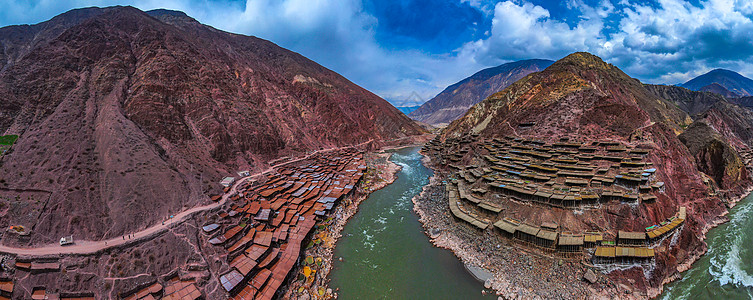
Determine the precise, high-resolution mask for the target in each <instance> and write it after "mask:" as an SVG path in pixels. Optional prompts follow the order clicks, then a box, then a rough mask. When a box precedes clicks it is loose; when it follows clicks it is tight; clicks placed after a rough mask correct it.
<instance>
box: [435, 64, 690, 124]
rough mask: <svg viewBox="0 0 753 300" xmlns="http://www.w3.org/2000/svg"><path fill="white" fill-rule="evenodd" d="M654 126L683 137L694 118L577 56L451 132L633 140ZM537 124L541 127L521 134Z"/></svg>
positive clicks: (488, 103) (494, 99) (519, 85)
mask: <svg viewBox="0 0 753 300" xmlns="http://www.w3.org/2000/svg"><path fill="white" fill-rule="evenodd" d="M651 122H662V123H666V125H668V126H669V128H672V129H673V130H676V131H679V130H680V128H681V126H682V125H687V124H688V123H689V118H688V117H687V114H685V113H684V112H683V111H681V110H679V109H677V108H676V107H674V106H673V105H671V104H669V103H667V102H666V101H663V100H661V99H658V97H656V96H655V95H653V94H651V93H650V92H649V91H648V90H646V89H645V88H644V87H643V86H642V85H641V84H640V82H639V81H637V80H634V79H632V78H630V77H629V76H628V75H627V74H625V73H623V72H622V71H621V70H620V69H618V68H617V67H614V66H612V65H611V64H608V63H606V62H604V61H603V60H602V59H601V58H599V57H598V56H595V55H593V54H590V53H585V52H577V53H573V54H570V55H568V56H567V57H565V58H562V59H561V60H559V61H557V62H555V63H554V64H552V65H551V66H550V67H548V68H546V69H545V70H543V71H541V72H538V73H533V74H531V75H528V76H527V77H525V78H523V79H521V80H519V81H517V82H515V83H514V84H512V85H511V86H509V87H507V88H506V89H504V90H502V91H500V92H498V93H496V94H493V95H491V96H490V97H489V98H487V99H486V100H484V101H482V102H481V103H480V104H478V105H476V106H474V107H472V108H471V109H470V110H469V111H468V113H467V114H466V115H465V116H464V117H463V118H461V119H459V120H458V121H456V122H453V123H452V124H450V126H449V127H448V132H453V131H454V132H468V131H473V132H477V133H481V134H482V135H483V134H486V135H489V136H499V135H505V134H519V133H521V132H522V130H532V131H537V132H548V133H550V134H551V135H567V134H573V135H578V136H580V135H583V136H587V135H594V136H606V135H613V136H620V137H627V136H629V135H630V134H632V133H633V131H634V130H635V129H637V128H640V127H642V126H646V125H647V124H651ZM531 123H534V124H535V126H532V127H525V128H520V129H516V128H515V127H517V125H518V124H531ZM516 132H517V133H516Z"/></svg>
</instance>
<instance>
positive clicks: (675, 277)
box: [649, 186, 753, 298]
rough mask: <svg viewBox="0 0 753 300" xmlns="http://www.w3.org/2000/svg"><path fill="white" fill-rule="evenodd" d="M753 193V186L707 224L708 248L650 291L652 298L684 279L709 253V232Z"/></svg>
mask: <svg viewBox="0 0 753 300" xmlns="http://www.w3.org/2000/svg"><path fill="white" fill-rule="evenodd" d="M752 192H753V186H751V187H747V188H745V190H744V192H742V193H741V195H739V196H737V197H735V198H733V199H731V200H730V201H729V202H728V205H727V207H728V209H727V210H725V211H724V213H722V214H721V215H719V216H718V217H717V218H716V219H714V220H713V221H712V222H710V223H708V224H706V226H704V227H703V229H702V230H701V241H703V242H704V243H706V247H704V248H703V251H700V252H697V253H693V254H692V255H691V256H690V257H689V258H688V259H687V260H685V261H684V262H682V263H680V264H678V265H677V273H676V274H674V275H672V276H669V277H667V278H665V279H664V280H663V281H662V284H661V286H660V287H659V288H657V289H654V290H650V291H649V295H650V297H651V298H655V297H658V296H660V295H661V294H662V293H664V290H665V286H667V285H668V284H670V283H673V282H675V281H677V280H681V279H682V278H683V276H682V273H684V272H686V271H688V270H690V269H691V268H692V267H693V265H694V264H695V263H696V262H698V261H699V260H700V259H701V258H702V257H703V256H704V255H706V254H707V253H708V250H709V248H708V242H707V235H708V233H709V231H711V230H712V229H714V228H717V227H719V226H720V225H722V224H725V223H727V222H729V221H730V219H729V218H728V217H727V216H728V215H729V213H730V210H731V209H733V208H735V207H736V206H737V204H738V203H740V201H742V200H743V199H745V198H746V197H749V196H750V195H751V193H752Z"/></svg>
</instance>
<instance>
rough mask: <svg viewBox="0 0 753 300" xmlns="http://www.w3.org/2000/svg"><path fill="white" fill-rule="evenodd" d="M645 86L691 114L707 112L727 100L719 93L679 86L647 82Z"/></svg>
mask: <svg viewBox="0 0 753 300" xmlns="http://www.w3.org/2000/svg"><path fill="white" fill-rule="evenodd" d="M644 87H645V88H646V89H647V90H649V91H650V92H652V93H653V94H654V95H656V96H657V97H659V98H662V99H664V100H667V101H669V102H672V103H674V104H675V105H677V107H678V108H680V109H682V110H683V111H685V112H686V113H688V114H689V115H691V116H692V115H696V114H699V113H702V112H705V111H706V110H708V109H710V108H711V107H712V106H714V104H716V103H718V102H720V101H725V99H724V97H723V96H722V95H720V94H717V93H712V92H696V91H692V90H689V89H686V88H683V87H679V86H672V85H656V84H645V85H644Z"/></svg>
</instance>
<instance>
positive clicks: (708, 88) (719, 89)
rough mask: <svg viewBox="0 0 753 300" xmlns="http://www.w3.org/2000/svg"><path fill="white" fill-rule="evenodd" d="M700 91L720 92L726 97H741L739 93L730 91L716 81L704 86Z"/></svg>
mask: <svg viewBox="0 0 753 300" xmlns="http://www.w3.org/2000/svg"><path fill="white" fill-rule="evenodd" d="M698 91H699V92H709V93H715V94H719V95H721V96H722V97H726V98H736V97H740V95H738V94H737V93H733V92H730V91H729V90H728V89H726V88H724V87H723V86H722V85H721V84H718V83H716V82H714V83H712V84H709V85H707V86H704V87H702V88H700V89H699V90H698Z"/></svg>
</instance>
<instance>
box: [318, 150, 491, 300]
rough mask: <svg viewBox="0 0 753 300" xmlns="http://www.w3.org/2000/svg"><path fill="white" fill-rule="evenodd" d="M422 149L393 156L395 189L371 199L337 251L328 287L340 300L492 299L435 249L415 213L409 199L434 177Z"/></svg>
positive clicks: (448, 255)
mask: <svg viewBox="0 0 753 300" xmlns="http://www.w3.org/2000/svg"><path fill="white" fill-rule="evenodd" d="M419 149H420V148H418V147H413V148H403V149H399V150H395V151H394V154H393V155H392V157H391V158H390V160H391V161H393V162H395V163H397V164H399V165H401V166H402V167H403V168H402V170H401V171H400V172H399V173H398V178H397V180H395V182H394V183H392V184H390V185H388V186H386V187H385V188H383V189H381V190H379V191H376V192H374V193H372V194H371V195H369V198H368V199H366V200H365V201H363V202H362V203H361V204H360V207H359V211H358V213H356V214H355V215H354V216H353V217H352V219H351V220H350V221H348V224H347V225H346V226H345V228H344V229H343V236H342V238H340V240H339V241H338V243H337V245H336V247H335V253H334V257H335V258H339V257H342V258H343V261H342V262H340V261H338V260H335V262H334V265H333V269H332V271H331V273H330V279H331V280H332V281H331V283H330V286H331V287H332V288H336V289H339V291H338V292H337V293H338V294H339V298H340V299H496V296H492V295H487V296H486V297H484V296H482V295H481V291H482V290H483V285H482V284H481V282H479V281H477V280H476V279H474V278H473V277H472V276H471V275H470V273H468V272H467V271H466V270H465V268H464V267H463V264H462V263H461V262H460V261H459V260H458V259H457V257H455V256H454V254H452V252H450V251H449V250H446V249H440V248H436V247H434V246H433V245H432V244H431V243H430V242H429V238H428V237H427V236H426V235H425V234H424V230H423V227H422V226H421V223H420V222H419V221H418V217H417V216H416V215H415V214H414V213H413V202H411V199H412V198H413V196H415V195H417V194H419V193H420V192H421V189H422V188H423V186H424V185H426V184H427V183H428V182H429V176H431V175H432V174H433V172H432V171H431V170H430V169H428V168H426V167H424V165H423V164H422V163H421V158H422V156H421V154H419V153H418V150H419Z"/></svg>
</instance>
